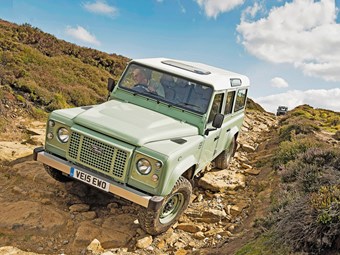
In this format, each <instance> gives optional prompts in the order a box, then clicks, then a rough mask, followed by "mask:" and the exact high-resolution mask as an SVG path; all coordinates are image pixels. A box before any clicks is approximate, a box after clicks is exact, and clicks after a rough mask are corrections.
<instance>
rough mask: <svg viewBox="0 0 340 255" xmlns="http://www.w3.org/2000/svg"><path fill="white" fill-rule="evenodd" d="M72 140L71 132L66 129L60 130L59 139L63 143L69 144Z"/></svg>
mask: <svg viewBox="0 0 340 255" xmlns="http://www.w3.org/2000/svg"><path fill="white" fill-rule="evenodd" d="M69 138H70V132H69V131H68V130H67V129H66V128H63V127H62V128H59V130H58V139H59V141H60V142H62V143H67V141H68V139H69Z"/></svg>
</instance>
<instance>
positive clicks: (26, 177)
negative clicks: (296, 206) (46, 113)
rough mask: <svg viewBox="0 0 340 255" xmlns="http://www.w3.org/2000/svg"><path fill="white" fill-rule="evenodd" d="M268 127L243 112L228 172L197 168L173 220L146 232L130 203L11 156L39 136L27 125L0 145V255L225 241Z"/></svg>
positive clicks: (246, 196) (263, 119) (246, 208)
mask: <svg viewBox="0 0 340 255" xmlns="http://www.w3.org/2000/svg"><path fill="white" fill-rule="evenodd" d="M275 125H277V123H276V118H275V116H273V115H270V114H267V113H260V112H248V113H247V116H246V118H245V121H244V126H243V127H242V133H241V134H240V137H239V139H238V142H239V145H238V149H237V152H236V154H235V158H234V160H233V161H232V163H231V165H230V167H229V169H224V170H217V169H214V166H213V165H212V166H211V167H210V169H207V171H204V173H201V175H200V176H199V177H200V178H197V179H196V184H197V185H196V187H195V188H194V189H193V194H192V197H191V201H192V202H191V204H190V206H189V208H188V209H187V210H186V212H185V213H184V214H183V216H182V217H181V218H180V220H179V221H178V223H176V224H175V225H174V226H173V227H172V228H170V229H169V230H168V231H167V232H165V233H163V234H161V235H158V236H150V235H148V234H147V233H145V232H144V231H143V230H142V229H141V228H140V226H139V223H138V221H137V220H136V214H137V211H138V206H136V205H133V204H131V203H129V202H128V201H125V200H122V199H119V198H116V197H114V196H111V195H108V194H106V193H103V192H99V191H98V190H96V189H94V188H91V187H88V186H86V185H84V184H82V183H79V182H69V183H66V184H61V183H58V182H56V181H54V180H53V179H51V178H50V177H49V176H48V175H47V174H46V173H45V171H44V169H43V166H42V165H41V164H40V163H38V162H35V161H31V159H29V160H26V161H20V160H16V161H15V159H17V158H20V157H22V156H26V154H27V153H26V151H25V149H26V148H29V150H30V151H31V149H32V147H34V146H37V145H38V144H40V143H41V142H42V141H43V139H44V130H43V125H38V123H35V125H34V126H33V127H28V128H27V130H30V132H28V133H29V134H30V138H29V139H27V141H26V142H25V141H21V142H19V143H17V144H15V143H14V145H13V144H12V145H10V146H12V147H10V146H9V145H7V144H3V143H0V154H2V155H1V156H2V158H1V159H5V160H6V162H7V163H6V164H5V163H3V165H0V169H1V172H2V174H1V176H0V189H1V193H0V203H1V205H2V206H1V207H0V246H3V247H1V248H0V254H25V255H31V254H36V253H37V254H63V253H64V254H79V253H81V254H102V255H111V254H175V255H184V254H190V253H193V252H197V251H200V249H204V248H208V247H218V246H220V245H221V244H223V243H227V242H229V241H230V240H232V239H235V238H237V237H238V236H239V235H241V234H242V232H241V231H240V230H241V229H242V224H243V222H244V220H245V219H246V218H247V217H248V216H249V214H250V213H251V208H252V207H253V202H254V201H253V198H254V197H255V194H254V190H252V189H250V188H249V181H250V179H252V182H254V177H255V176H257V175H258V174H260V169H258V168H257V167H256V166H255V163H256V161H257V159H258V158H257V151H258V149H259V147H260V146H261V144H262V143H264V142H265V140H266V139H268V137H269V131H270V129H272V128H273V127H275ZM38 134H40V136H39V135H38ZM32 143H33V145H32ZM29 144H31V145H29ZM6 146H7V147H6ZM16 146H18V147H20V149H18V148H17V147H16ZM29 146H31V147H29ZM8 152H10V153H9V154H8ZM4 155H6V157H5V156H4ZM263 157H265V155H263ZM3 162H4V161H3ZM8 162H9V163H8ZM255 181H256V178H255ZM14 247H18V248H19V249H20V250H21V251H20V250H19V249H18V248H14ZM24 251H26V252H24ZM33 252H34V253H33Z"/></svg>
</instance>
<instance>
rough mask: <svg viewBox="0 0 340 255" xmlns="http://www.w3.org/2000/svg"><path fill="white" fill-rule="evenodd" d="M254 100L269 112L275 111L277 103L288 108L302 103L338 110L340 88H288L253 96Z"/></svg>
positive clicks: (339, 106) (339, 107)
mask: <svg viewBox="0 0 340 255" xmlns="http://www.w3.org/2000/svg"><path fill="white" fill-rule="evenodd" d="M254 100H255V102H256V103H259V104H260V105H261V106H262V107H263V108H264V109H265V110H266V111H269V112H276V109H277V107H278V106H279V105H285V106H288V108H289V109H293V108H295V107H296V106H299V105H302V104H308V105H310V106H312V107H314V108H323V109H329V110H333V111H337V112H339V111H340V88H334V89H329V90H325V89H311V90H306V91H301V90H290V91H287V92H285V93H280V94H275V95H270V96H265V97H259V98H255V99H254Z"/></svg>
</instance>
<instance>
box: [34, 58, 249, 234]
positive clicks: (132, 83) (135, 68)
mask: <svg viewBox="0 0 340 255" xmlns="http://www.w3.org/2000/svg"><path fill="white" fill-rule="evenodd" d="M248 87H249V80H248V78H247V77H246V76H243V75H240V74H237V73H233V72H229V71H225V70H222V69H219V68H215V67H211V66H208V65H204V64H200V63H192V62H184V61H177V60H169V59H163V58H157V59H141V60H133V61H131V62H130V63H129V64H128V66H127V68H126V70H125V71H124V73H123V75H122V77H121V79H120V80H119V82H118V84H117V85H115V84H114V82H113V80H112V79H109V83H108V89H109V92H110V94H109V100H108V101H107V102H105V103H102V104H100V105H93V106H84V107H78V108H73V109H63V110H56V111H53V112H52V113H51V114H50V116H49V119H48V123H47V129H46V142H45V147H44V148H36V149H35V150H34V159H35V160H38V161H40V162H42V163H43V164H44V165H45V168H46V171H47V172H48V173H49V174H50V175H51V176H52V177H53V178H54V179H56V180H58V181H61V182H65V181H69V180H73V179H77V180H80V181H82V182H85V183H87V184H89V185H92V186H95V187H97V188H98V189H101V190H104V191H106V192H110V193H113V194H115V195H118V196H120V197H122V198H125V199H127V200H130V201H132V202H134V203H136V204H139V205H140V206H141V208H140V213H139V216H138V218H139V222H140V224H141V226H142V228H143V229H144V230H145V231H146V232H148V233H150V234H159V233H162V232H164V231H166V230H167V229H168V228H169V227H170V226H171V225H172V224H174V223H175V222H176V221H177V219H178V218H179V217H180V215H181V214H182V213H183V211H184V210H185V209H186V208H187V206H188V204H189V201H190V195H191V193H192V183H193V181H192V180H193V178H194V176H195V175H197V174H198V173H199V172H200V171H202V170H203V169H204V168H205V167H206V166H207V165H209V164H210V162H214V164H215V167H216V168H220V169H224V168H227V166H228V164H229V162H230V160H231V158H232V156H233V154H234V152H235V149H236V139H237V136H238V134H239V131H240V128H241V125H242V122H243V118H244V108H245V104H246V97H247V90H248Z"/></svg>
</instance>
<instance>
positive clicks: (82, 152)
mask: <svg viewBox="0 0 340 255" xmlns="http://www.w3.org/2000/svg"><path fill="white" fill-rule="evenodd" d="M68 155H69V157H70V158H72V159H73V160H74V161H75V162H77V163H80V164H83V165H85V166H87V167H91V168H92V169H95V170H97V171H99V172H102V173H105V174H107V175H110V176H112V177H116V178H119V179H122V178H123V177H124V172H125V169H126V165H127V159H128V153H127V152H126V151H123V150H121V149H118V148H116V147H115V146H112V145H108V144H105V143H102V142H100V141H97V140H95V139H92V138H90V137H87V136H84V135H81V134H78V133H76V132H72V134H71V139H70V146H69V150H68Z"/></svg>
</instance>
